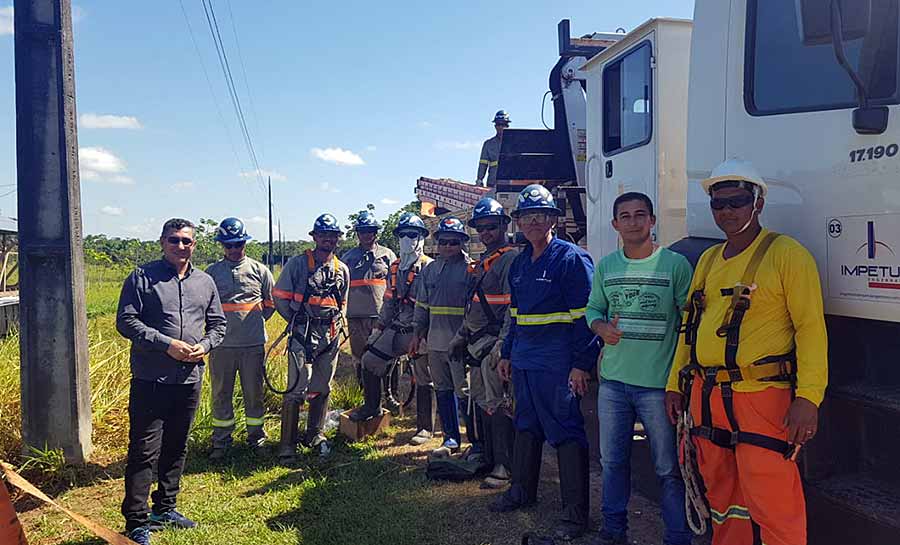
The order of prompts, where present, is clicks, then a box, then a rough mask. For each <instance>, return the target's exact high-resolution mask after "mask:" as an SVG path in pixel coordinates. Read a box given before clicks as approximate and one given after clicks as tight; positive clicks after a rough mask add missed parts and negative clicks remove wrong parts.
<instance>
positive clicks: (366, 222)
mask: <svg viewBox="0 0 900 545" xmlns="http://www.w3.org/2000/svg"><path fill="white" fill-rule="evenodd" d="M353 228H354V229H356V230H357V231H377V230H378V229H380V228H381V224H380V223H378V220H377V219H375V214H373V213H372V212H370V211H369V210H363V211H361V212H360V213H359V214H357V215H356V221H354V222H353Z"/></svg>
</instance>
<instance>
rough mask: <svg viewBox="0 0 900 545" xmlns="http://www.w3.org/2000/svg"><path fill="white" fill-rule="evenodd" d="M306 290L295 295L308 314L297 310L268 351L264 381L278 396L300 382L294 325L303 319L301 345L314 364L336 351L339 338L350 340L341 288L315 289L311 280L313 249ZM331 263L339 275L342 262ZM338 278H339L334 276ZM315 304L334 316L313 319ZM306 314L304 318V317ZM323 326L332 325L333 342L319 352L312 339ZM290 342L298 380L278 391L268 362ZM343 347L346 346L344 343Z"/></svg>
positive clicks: (333, 285)
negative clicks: (316, 330)
mask: <svg viewBox="0 0 900 545" xmlns="http://www.w3.org/2000/svg"><path fill="white" fill-rule="evenodd" d="M305 255H306V288H305V290H304V292H303V295H302V296H301V297H300V298H299V299H298V298H297V296H296V295H294V301H297V302H298V303H302V305H303V306H302V307H301V308H302V309H304V310H305V311H301V310H297V311H295V312H294V313H293V314H292V315H291V319H290V320H289V321H288V324H287V327H286V328H285V329H284V331H282V332H281V335H279V336H278V338H277V339H275V342H273V343H272V345H271V346H270V347H269V349H268V350H267V351H266V357H265V362H264V364H263V366H264V373H263V378H264V379H265V383H266V387H267V388H268V389H269V390H271V391H272V392H273V393H275V394H278V395H284V394H287V393H290V392H293V391H294V389H295V388H297V384H298V383H299V381H300V374H301V373H300V371H301V369H300V367H301V363H300V359H299V358H297V357H296V354H295V353H294V352H293V351H291V346H292V345H293V344H294V343H293V341H294V338H295V335H296V334H297V333H298V331H297V329H298V328H295V325H300V324H299V320H303V324H302V328H303V331H302V333H303V334H302V338H303V340H302V342H301V343H300V344H301V346H302V347H303V351H304V355H305V357H306V361H307V362H310V363H312V362H313V361H315V359H316V358H318V357H319V356H321V355H322V354H324V353H326V352H328V351H329V350H331V349H333V348H334V345H335V344H336V343H337V342H338V341H339V339H340V336H341V335H343V337H344V341H346V340H347V338H349V335H348V334H347V332H346V330H345V327H344V324H343V323H342V321H343V313H342V312H341V309H342V308H343V307H344V297H343V295H342V294H341V290H340V289H339V288H338V285H337V282H336V281H333V282H330V283H329V285H328V286H326V287H325V288H324V289H314V288H313V286H312V285H311V283H310V281H309V279H310V278H311V277H312V275H313V274H315V272H316V258H315V255H314V254H313V251H312V250H306V252H305ZM331 259H332V262H331V267H332V270H333V271H334V273H335V275H337V273H338V271H340V270H341V269H340V261H338V258H337V256H335V255H332V256H331ZM335 277H336V276H335ZM311 305H316V306H321V307H325V308H333V309H334V312H332V313H331V316H328V317H318V316H313V313H312V312H311V311H310V308H309V307H310V306H311ZM303 314H305V316H303ZM314 323H315V324H322V323H328V325H329V328H330V330H329V333H330V335H329V336H330V337H331V340H330V341H329V342H328V343H327V344H326V345H324V346H321V347H319V348H318V349H317V350H313V349H312V347H311V345H312V343H311V342H310V341H311V337H312V335H313V328H312V327H311V325H312V324H314ZM285 338H286V339H287V354H288V360H289V363H288V365H294V366H295V367H296V370H297V374H296V379H295V380H294V381H293V382H289V383H288V385H287V388H286V389H284V390H279V389H278V388H276V387H275V386H274V385H273V384H272V381H271V380H270V379H269V372H268V365H267V363H268V360H269V356H270V355H271V354H272V353H273V351H275V350H276V348H277V347H278V346H279V345H280V344H281V342H282V341H283V340H284V339H285ZM342 344H343V343H342Z"/></svg>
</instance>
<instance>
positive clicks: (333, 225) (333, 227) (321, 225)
mask: <svg viewBox="0 0 900 545" xmlns="http://www.w3.org/2000/svg"><path fill="white" fill-rule="evenodd" d="M313 233H338V234H343V231H341V226H340V225H338V220H337V218H335V217H334V216H332V215H331V214H322V215H321V216H319V217H318V218H316V221H315V222H314V223H313V228H312V231H310V232H309V234H310V235H312V234H313Z"/></svg>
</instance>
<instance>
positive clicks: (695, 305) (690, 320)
mask: <svg viewBox="0 0 900 545" xmlns="http://www.w3.org/2000/svg"><path fill="white" fill-rule="evenodd" d="M778 236H779V235H778V233H772V232H769V233H767V234H766V235H765V237H764V238H763V239H762V240H761V241H760V243H759V245H758V246H757V247H756V250H755V251H754V252H753V255H752V256H751V257H750V262H749V263H748V264H747V269H746V270H745V271H744V274H743V276H742V278H741V281H740V283H738V284H737V285H735V286H734V287H733V288H728V289H723V290H722V292H721V294H722V296H723V297H731V306H730V309H729V312H726V313H725V316H724V317H723V319H722V325H721V326H720V327H719V328H718V329H717V330H716V335H718V336H719V337H721V338H724V339H725V365H718V366H702V365H700V363H699V362H698V361H697V333H698V331H699V328H700V319H701V317H702V315H703V309H704V306H705V305H704V298H705V294H704V289H705V284H706V277H707V276H708V275H709V269H710V268H711V267H712V263H713V262H714V261H715V258H716V257H717V256H718V254H720V253H721V252H723V251H724V247H725V246H724V244H719V245H717V246H715V247H714V250H713V254H712V255H711V258H710V259H708V260H706V262H705V264H704V267H703V268H702V269H701V270H699V271H698V274H697V278H699V282H698V287H697V289H696V290H695V291H694V292H693V294H691V300H690V307H689V308H688V316H687V320H686V322H685V324H684V326H683V328H682V332H683V333H684V342H685V344H687V345H689V346H690V347H691V350H690V363H689V364H688V365H687V366H685V367H684V369H682V370H681V371H680V372H679V388H680V389H681V391H682V393H683V394H684V395H685V396H686V397H687V399H688V402H689V400H690V393H691V386H692V383H693V379H694V376H696V375H699V376H700V377H702V379H703V393H702V399H701V411H700V415H701V421H700V425H699V426H693V427H692V428H691V429H690V430H689V431H690V434H691V436H694V437H702V438H704V439H707V440H709V441H711V442H712V443H713V444H715V445H717V446H719V447H722V448H728V449H734V446H735V445H737V444H738V443H746V444H750V445H754V446H757V447H760V448H765V449H769V450H773V451H775V452H777V453H779V454H781V455H782V456H784V457H785V458H786V459H788V458H790V457H791V455H792V454H793V451H794V448H795V447H794V445H791V444H790V443H788V442H787V441H783V440H781V439H777V438H775V437H770V436H767V435H762V434H758V433H752V432H746V431H741V429H740V427H739V425H738V421H737V419H736V418H735V415H734V390H733V384H734V383H736V382H741V381H745V380H756V381H760V382H771V383H780V384H788V385H790V386H791V387H792V388H793V387H794V386H795V384H796V378H797V358H796V354H795V352H794V351H793V350H792V351H791V352H789V353H787V354H781V355H776V356H767V357H765V358H762V359H759V360H757V361H755V362H753V363H752V364H751V365H750V366H748V367H745V368H740V367H738V364H737V352H738V344H739V342H740V330H741V322H742V321H743V319H744V315H745V314H746V313H747V311H748V310H749V309H750V297H751V294H752V292H753V290H755V289H756V285H755V284H754V283H753V281H754V279H755V278H756V271H757V270H758V269H759V265H760V263H761V262H762V260H763V257H765V254H766V252H767V251H768V249H769V247H770V246H771V245H772V243H773V242H775V240H776V239H777V238H778ZM716 387H718V388H720V389H721V391H722V404H723V406H724V408H725V415H726V417H727V418H728V423H729V424H730V425H731V430H726V429H722V428H716V427H714V426H713V425H712V411H711V409H710V397H711V395H712V392H713V389H714V388H716ZM688 406H689V405H688Z"/></svg>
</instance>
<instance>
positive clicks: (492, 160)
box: [476, 135, 500, 187]
mask: <svg viewBox="0 0 900 545" xmlns="http://www.w3.org/2000/svg"><path fill="white" fill-rule="evenodd" d="M499 164H500V137H499V136H496V135H494V137H493V138H489V139H487V140H485V141H484V144H482V145H481V159H479V160H478V177H477V178H476V180H478V181H479V182H480V181H481V180H482V179H484V173H485V172H487V186H488V187H494V186H495V185H497V166H498V165H499ZM479 185H480V184H479Z"/></svg>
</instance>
